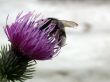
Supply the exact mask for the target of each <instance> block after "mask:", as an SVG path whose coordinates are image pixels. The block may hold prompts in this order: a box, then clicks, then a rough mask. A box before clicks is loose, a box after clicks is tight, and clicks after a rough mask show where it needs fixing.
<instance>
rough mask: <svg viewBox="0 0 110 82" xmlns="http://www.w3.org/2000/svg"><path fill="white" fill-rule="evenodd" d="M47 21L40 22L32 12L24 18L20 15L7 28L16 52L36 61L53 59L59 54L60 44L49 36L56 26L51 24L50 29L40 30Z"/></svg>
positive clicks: (6, 30)
mask: <svg viewBox="0 0 110 82" xmlns="http://www.w3.org/2000/svg"><path fill="white" fill-rule="evenodd" d="M42 20H43V21H42ZM47 21H48V19H45V20H44V19H40V20H38V15H33V13H32V12H29V13H27V14H25V15H23V16H22V14H18V16H17V17H16V20H15V22H13V23H12V24H11V25H6V28H5V32H6V34H7V37H8V39H9V41H10V42H11V45H12V46H13V48H14V50H16V51H17V52H19V53H21V54H22V55H23V56H26V57H28V58H30V59H34V60H47V59H51V58H52V57H53V56H54V55H55V54H57V52H58V51H59V49H60V46H58V43H59V42H58V40H56V38H55V36H54V35H52V36H50V35H49V33H50V32H51V31H52V30H53V29H54V28H55V25H56V24H55V23H50V24H49V25H48V29H43V30H40V27H41V26H43V24H44V23H45V22H47Z"/></svg>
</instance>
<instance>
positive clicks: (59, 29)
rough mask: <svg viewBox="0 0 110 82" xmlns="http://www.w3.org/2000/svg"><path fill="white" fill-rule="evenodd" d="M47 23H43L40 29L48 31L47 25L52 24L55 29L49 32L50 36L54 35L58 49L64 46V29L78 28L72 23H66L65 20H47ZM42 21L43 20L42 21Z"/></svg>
mask: <svg viewBox="0 0 110 82" xmlns="http://www.w3.org/2000/svg"><path fill="white" fill-rule="evenodd" d="M47 20H48V21H47V22H44V24H43V25H42V24H41V25H42V26H40V29H41V30H43V29H45V28H46V29H48V25H49V24H50V23H54V24H55V27H54V29H53V30H52V31H51V32H50V34H49V35H50V36H52V35H55V39H57V40H58V41H59V43H58V45H59V46H60V47H62V46H64V45H65V42H66V32H65V27H74V26H78V24H77V23H75V22H73V21H67V20H58V19H56V18H47ZM42 21H43V20H42Z"/></svg>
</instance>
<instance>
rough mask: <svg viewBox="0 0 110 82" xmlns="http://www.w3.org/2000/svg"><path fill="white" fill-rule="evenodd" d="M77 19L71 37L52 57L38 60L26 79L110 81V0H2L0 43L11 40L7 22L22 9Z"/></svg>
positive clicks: (49, 81)
mask: <svg viewBox="0 0 110 82" xmlns="http://www.w3.org/2000/svg"><path fill="white" fill-rule="evenodd" d="M34 10H35V11H36V12H38V13H41V15H42V16H41V17H55V18H58V19H63V20H70V21H75V22H77V23H78V24H79V26H78V27H75V28H74V29H69V28H66V32H67V41H66V44H67V45H66V46H64V47H63V48H62V50H61V52H60V53H59V55H58V56H57V57H55V58H53V59H52V60H48V61H38V64H37V65H36V70H37V71H36V72H35V73H34V78H33V79H31V80H27V81H25V82H110V66H109V65H110V50H109V49H110V0H0V46H1V45H3V44H5V43H9V42H8V40H7V37H6V35H5V33H4V30H3V26H5V24H6V17H7V15H8V14H9V20H8V23H10V22H12V21H14V19H15V17H16V15H17V14H18V13H19V12H21V11H24V12H28V11H34Z"/></svg>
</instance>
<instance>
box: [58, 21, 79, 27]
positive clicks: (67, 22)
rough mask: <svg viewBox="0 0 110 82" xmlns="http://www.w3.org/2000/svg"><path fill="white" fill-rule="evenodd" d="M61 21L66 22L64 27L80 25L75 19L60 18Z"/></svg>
mask: <svg viewBox="0 0 110 82" xmlns="http://www.w3.org/2000/svg"><path fill="white" fill-rule="evenodd" d="M60 21H61V22H62V23H63V24H64V27H75V26H78V24H77V23H75V22H73V21H67V20H60Z"/></svg>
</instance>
